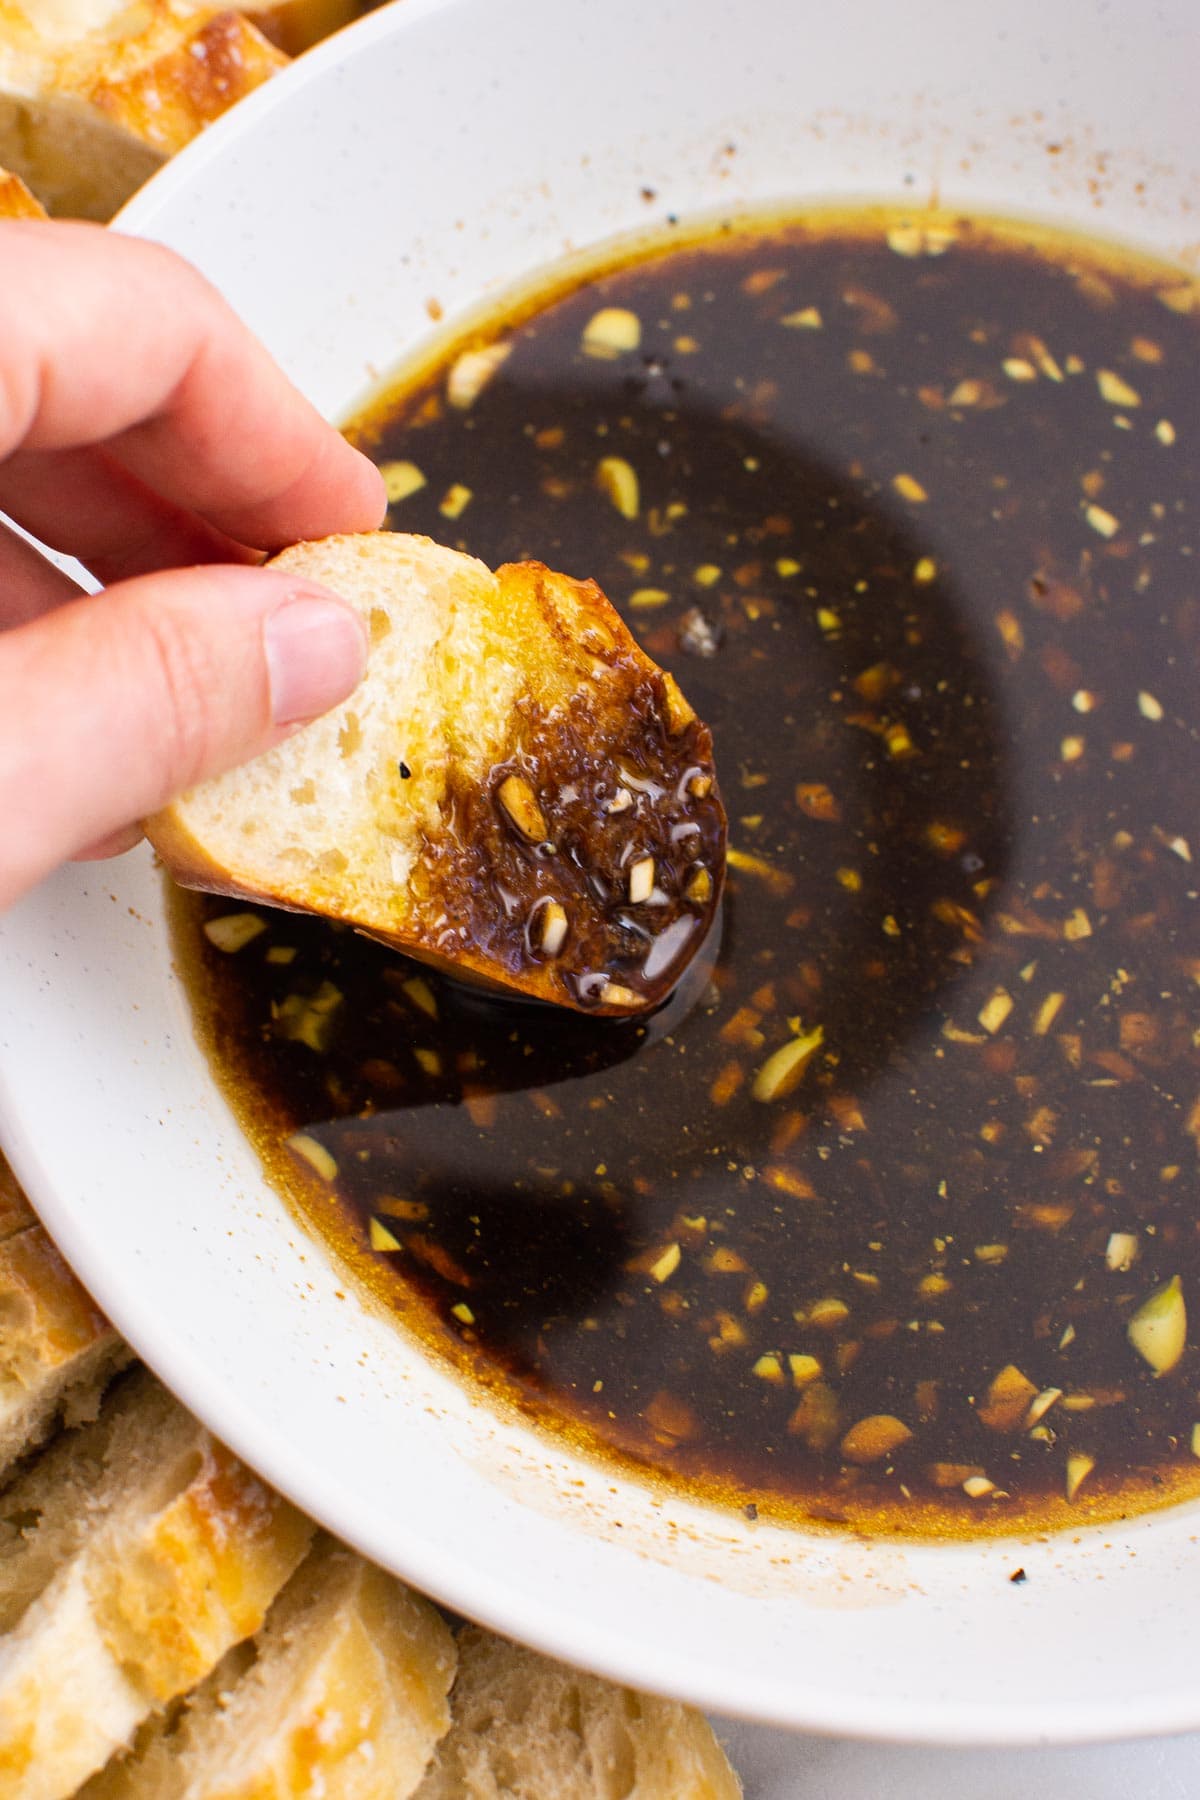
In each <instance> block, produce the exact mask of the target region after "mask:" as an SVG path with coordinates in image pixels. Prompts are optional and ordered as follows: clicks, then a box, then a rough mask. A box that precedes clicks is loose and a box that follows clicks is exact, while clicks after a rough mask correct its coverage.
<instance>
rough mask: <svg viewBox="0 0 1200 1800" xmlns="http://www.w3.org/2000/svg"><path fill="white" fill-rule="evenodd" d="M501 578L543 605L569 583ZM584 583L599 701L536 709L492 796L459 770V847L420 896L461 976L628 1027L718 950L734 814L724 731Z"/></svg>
mask: <svg viewBox="0 0 1200 1800" xmlns="http://www.w3.org/2000/svg"><path fill="white" fill-rule="evenodd" d="M499 579H500V581H501V583H502V584H506V583H522V584H527V585H528V586H530V587H532V588H534V589H539V590H544V588H545V587H546V585H547V583H549V582H554V583H562V582H563V580H564V578H563V577H562V576H552V575H551V574H550V572H549V571H548V570H546V569H545V568H543V567H542V565H541V564H538V563H519V564H508V565H506V566H505V567H504V568H503V569H501V570H500V571H499ZM571 585H572V586H573V587H574V588H575V589H576V590H577V591H578V593H579V594H580V597H581V600H582V602H583V605H584V607H585V609H586V613H587V616H588V620H589V622H588V625H587V627H586V629H585V631H584V634H583V638H582V644H581V648H582V650H583V651H584V653H585V655H586V657H587V658H588V659H589V660H590V661H592V662H593V663H594V664H595V665H596V667H595V674H596V680H595V682H594V684H593V686H592V691H591V695H590V696H589V697H590V699H591V704H590V705H589V706H587V707H586V708H585V707H583V706H580V707H576V708H570V707H564V706H558V707H555V708H553V709H547V708H546V707H545V706H543V705H541V704H539V703H538V701H537V700H536V699H533V698H530V699H523V700H519V701H518V702H517V705H516V707H515V709H514V714H513V731H512V737H511V745H510V748H509V753H508V754H507V755H506V756H504V757H503V758H502V759H501V760H500V761H498V762H497V763H496V764H495V765H494V766H493V768H492V770H491V772H490V775H489V777H488V779H487V780H486V782H484V783H483V784H482V785H481V784H479V783H476V782H474V781H471V780H469V779H464V778H463V776H462V773H461V771H460V770H457V769H455V768H451V770H450V771H449V779H448V781H447V786H446V792H445V797H444V799H443V802H442V808H443V817H444V837H443V838H442V839H441V840H440V841H436V842H430V843H429V844H428V845H427V847H426V849H425V851H424V853H423V854H422V855H421V856H420V857H419V858H418V861H417V865H416V867H415V869H414V870H413V874H412V877H411V881H410V885H411V888H412V890H413V893H414V895H415V897H416V900H417V914H418V917H419V918H420V919H421V921H422V925H423V929H424V930H425V932H426V933H427V934H428V937H429V939H430V940H431V943H432V945H433V947H434V948H435V949H436V951H437V953H438V954H439V955H445V956H446V958H447V959H448V961H449V962H451V963H453V962H454V960H455V957H456V953H459V952H461V953H464V954H466V955H469V956H470V957H471V959H472V962H473V963H474V966H475V967H476V968H477V969H478V970H479V971H480V972H483V970H484V969H485V968H487V967H489V966H494V967H495V968H496V969H497V970H498V971H501V972H503V973H504V974H506V975H507V976H509V977H510V978H511V982H512V984H513V985H514V986H519V987H520V988H522V989H523V990H524V991H525V992H527V993H529V994H530V995H531V996H533V997H536V998H538V999H543V1000H549V1001H557V1002H560V1003H566V1004H568V1005H573V1006H577V1007H580V1008H582V1009H583V1010H586V1011H596V1012H599V1013H608V1014H621V1013H629V1012H633V1011H635V1010H638V1009H641V1008H644V1007H649V1006H654V1005H656V1004H658V1003H659V1002H660V1001H662V1000H663V999H665V998H666V996H667V995H668V994H669V993H670V992H671V990H672V988H674V987H675V985H676V984H677V982H678V980H679V978H680V976H681V974H682V973H683V971H684V969H685V968H686V966H687V964H688V963H689V962H690V961H691V959H692V957H693V955H694V954H695V952H696V951H697V949H698V948H699V947H700V945H701V944H702V943H703V942H704V939H705V937H706V935H707V933H708V931H709V929H710V927H711V925H712V923H713V918H714V915H715V911H716V907H717V904H718V900H719V896H720V892H721V883H722V876H723V871H724V862H725V814H724V810H723V808H722V805H721V801H720V796H719V793H718V790H717V786H716V777H715V771H714V768H713V753H712V737H711V734H710V733H709V731H708V728H707V726H705V725H703V724H701V722H700V720H699V719H698V718H697V717H696V715H695V713H694V712H693V711H692V708H691V707H690V706H689V705H688V703H687V701H686V700H685V699H684V697H683V695H682V693H681V691H680V689H679V687H678V685H677V684H676V682H675V680H674V678H673V677H672V676H670V675H668V674H666V673H664V672H663V671H662V670H659V669H655V668H654V666H653V665H652V664H650V663H649V661H648V659H647V658H646V657H645V655H644V654H643V653H642V652H641V651H640V650H639V649H638V648H637V646H636V644H634V643H633V641H632V639H631V638H630V637H629V634H628V631H627V630H626V628H625V626H624V625H623V623H622V622H621V621H620V620H619V619H618V618H617V617H616V615H615V614H613V613H612V611H611V608H609V606H608V603H607V601H606V600H605V599H604V597H603V595H602V594H601V593H600V590H599V588H597V587H596V585H595V583H594V582H576V583H572V584H571ZM605 615H609V617H608V618H606V616H605ZM479 959H482V961H481V960H479Z"/></svg>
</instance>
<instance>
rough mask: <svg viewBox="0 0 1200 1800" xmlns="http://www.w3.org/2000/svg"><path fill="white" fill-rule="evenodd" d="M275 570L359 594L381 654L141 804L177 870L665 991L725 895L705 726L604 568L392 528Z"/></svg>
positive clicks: (597, 990) (608, 994) (433, 948)
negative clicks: (219, 767) (194, 783)
mask: <svg viewBox="0 0 1200 1800" xmlns="http://www.w3.org/2000/svg"><path fill="white" fill-rule="evenodd" d="M273 566H274V567H275V568H278V569H282V570H294V571H296V572H297V573H303V574H304V575H306V576H310V577H314V578H316V579H317V580H319V581H323V582H325V583H326V584H327V585H328V586H329V587H331V588H333V589H334V590H335V591H336V592H338V593H339V594H341V595H342V596H343V597H344V598H345V599H347V600H349V601H352V602H353V604H354V605H355V606H356V607H357V608H358V609H359V611H360V612H361V614H362V616H363V618H364V620H365V621H366V622H367V624H368V627H369V630H370V635H371V639H372V645H373V648H372V654H371V663H370V668H369V669H368V672H367V675H366V678H365V679H364V681H363V682H362V684H361V685H360V687H359V688H358V690H357V692H356V693H354V694H353V695H352V696H351V697H350V699H349V700H347V701H346V702H345V703H344V704H343V705H342V706H340V707H338V708H337V709H336V710H335V711H333V712H332V713H329V714H327V715H326V716H325V717H324V718H321V719H318V720H316V721H315V722H314V723H312V724H310V725H308V726H306V727H305V728H304V729H303V730H302V731H300V732H298V733H297V734H296V735H295V736H293V737H291V738H289V739H287V741H286V742H284V743H282V744H279V745H277V746H276V747H275V748H274V749H272V750H270V751H268V752H267V753H266V754H265V755H264V756H261V757H259V758H258V760H257V761H255V762H253V763H251V764H250V765H248V766H247V767H246V768H243V769H239V770H234V771H232V772H231V773H229V774H227V775H222V776H220V777H218V778H217V779H216V780H213V781H209V782H206V783H205V784H204V785H203V786H201V787H198V788H195V789H193V790H192V791H191V792H190V793H188V794H185V795H184V796H183V797H182V798H181V799H180V800H178V801H177V802H176V803H175V804H174V805H173V806H171V807H168V808H167V809H166V811H165V812H161V813H159V814H157V815H156V816H155V817H154V818H153V819H151V820H149V821H148V823H147V826H146V830H147V834H148V836H149V837H150V839H151V842H152V843H153V844H154V846H155V848H156V849H157V850H158V852H159V855H160V856H161V857H162V859H163V861H164V862H165V864H166V866H167V868H168V869H169V870H170V871H171V873H172V874H173V875H174V876H175V877H176V879H177V880H179V881H182V882H184V883H185V884H187V885H190V886H193V887H201V888H208V889H211V890H212V891H214V892H216V893H223V894H236V895H240V896H242V897H243V898H248V899H258V900H264V901H268V902H270V903H271V904H273V905H276V906H284V907H291V908H293V909H296V910H301V911H307V912H315V913H322V914H325V915H326V916H328V917H329V918H332V919H338V920H342V921H345V922H346V923H348V924H351V925H354V926H356V927H358V929H360V930H362V931H365V932H367V933H369V934H370V935H371V936H374V937H378V938H380V939H381V940H382V941H383V942H384V943H387V944H390V945H393V946H394V947H395V948H396V949H398V950H402V951H404V952H405V953H406V954H407V955H409V956H414V957H418V958H420V959H421V960H422V961H424V962H428V963H432V964H434V965H435V966H437V967H440V968H442V969H446V970H449V971H450V972H452V973H457V974H460V975H465V976H467V977H470V978H475V979H477V980H482V981H484V982H486V983H488V984H490V985H492V986H495V987H498V988H501V989H505V990H507V991H509V992H513V993H518V994H524V995H528V996H530V997H533V998H536V999H539V1000H548V1001H553V1002H557V1003H558V1004H561V1005H566V1006H572V1007H576V1008H579V1009H580V1010H584V1011H594V1012H597V1013H608V1014H622V1013H633V1012H636V1011H639V1010H641V1009H643V1008H645V1007H648V1006H651V1005H653V1004H655V1003H656V1002H657V1001H658V1000H660V999H662V998H663V997H664V996H665V995H666V994H668V993H669V992H670V991H671V989H672V988H673V987H674V986H675V984H676V982H677V981H678V979H679V976H680V974H681V973H682V971H683V969H684V968H685V967H686V966H687V964H688V962H689V961H690V960H691V957H692V955H693V954H694V953H695V951H696V949H697V948H698V947H699V945H700V944H701V943H702V942H703V940H704V938H705V936H706V935H707V932H708V929H709V927H710V925H711V924H712V921H713V918H714V914H715V910H716V906H717V902H718V897H719V895H720V891H721V881H722V873H723V868H724V850H725V816H724V813H723V811H722V808H721V803H720V799H719V796H718V793H717V789H716V784H715V777H714V773H713V763H712V740H711V738H710V736H709V733H708V731H707V729H706V727H705V726H703V725H702V724H701V723H700V721H699V720H698V719H697V718H696V715H695V714H694V712H693V711H692V709H691V707H690V706H689V705H688V703H687V701H686V700H685V699H684V697H683V695H682V694H681V693H680V691H679V688H678V687H677V686H676V684H675V681H674V680H673V678H672V677H671V676H670V675H667V674H664V673H663V671H662V670H661V669H659V668H657V667H656V665H655V664H654V663H652V662H651V661H650V659H649V658H648V657H647V656H646V655H645V654H644V652H643V651H642V650H641V649H640V648H639V647H638V645H637V644H636V643H635V642H634V640H633V639H632V637H631V636H630V634H629V632H628V630H627V629H626V627H625V625H624V623H623V622H622V620H621V618H620V617H619V615H618V614H617V613H616V612H615V611H614V609H613V608H612V607H611V606H610V605H609V603H608V601H607V600H606V599H605V597H604V595H603V594H602V593H601V592H600V589H599V588H598V587H597V586H596V584H595V583H594V582H591V581H573V580H571V579H570V578H569V577H568V576H566V575H556V574H553V573H552V572H551V571H550V570H549V569H546V568H543V567H542V565H541V564H540V563H510V564H508V565H506V566H505V567H504V568H502V569H500V570H499V571H498V572H497V573H496V574H492V573H491V572H490V571H489V570H488V569H487V568H485V566H484V565H483V564H482V563H480V562H477V561H475V560H474V558H472V557H468V556H463V555H460V554H459V553H458V552H457V551H453V550H446V549H442V548H441V547H439V546H438V545H436V544H433V543H431V542H430V541H429V539H428V538H420V537H410V536H405V535H401V534H399V533H392V532H374V533H364V534H362V535H361V536H356V537H334V538H326V539H324V540H323V541H322V542H320V543H311V544H300V545H296V546H295V547H293V548H292V549H290V550H285V551H284V552H283V553H282V554H281V555H280V556H278V557H276V558H275V560H274V564H273Z"/></svg>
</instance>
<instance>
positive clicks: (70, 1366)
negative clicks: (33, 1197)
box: [0, 1225, 132, 1477]
mask: <svg viewBox="0 0 1200 1800" xmlns="http://www.w3.org/2000/svg"><path fill="white" fill-rule="evenodd" d="M131 1356H132V1351H130V1349H129V1348H128V1346H127V1345H126V1344H124V1343H123V1342H122V1341H121V1339H120V1338H119V1337H118V1336H117V1333H116V1332H115V1331H114V1330H113V1328H112V1326H111V1325H110V1324H109V1322H108V1320H107V1319H106V1318H105V1317H104V1314H103V1313H102V1312H101V1311H100V1309H99V1307H97V1306H96V1305H95V1303H94V1302H93V1301H92V1299H91V1298H90V1297H89V1295H88V1294H86V1293H85V1292H84V1290H83V1288H82V1287H81V1286H80V1284H79V1282H78V1281H77V1280H76V1279H75V1277H74V1275H73V1274H72V1273H71V1271H70V1269H68V1267H67V1265H66V1263H65V1262H64V1261H63V1259H62V1257H61V1256H60V1255H59V1253H58V1250H57V1249H56V1248H55V1246H54V1244H53V1243H52V1242H51V1240H50V1238H49V1237H48V1236H47V1234H46V1232H45V1231H43V1229H42V1227H41V1226H40V1225H29V1226H27V1227H26V1228H25V1230H23V1231H17V1232H15V1233H14V1234H12V1235H11V1236H8V1237H4V1238H3V1239H0V1477H2V1476H3V1475H4V1474H5V1472H6V1470H7V1469H8V1467H9V1466H10V1465H11V1464H12V1462H13V1461H14V1460H15V1459H16V1458H17V1457H18V1456H23V1455H25V1454H27V1453H28V1452H29V1451H31V1450H33V1449H35V1448H36V1447H37V1445H38V1444H40V1443H41V1442H42V1440H43V1439H44V1438H45V1437H47V1436H48V1435H49V1433H50V1430H51V1428H52V1427H53V1426H54V1425H55V1423H56V1422H57V1421H58V1420H59V1419H63V1420H65V1421H66V1423H67V1424H70V1425H77V1424H80V1423H82V1422H83V1421H84V1420H87V1419H94V1418H95V1417H96V1413H97V1411H98V1409H99V1404H100V1396H101V1394H102V1393H103V1391H104V1389H105V1387H106V1386H107V1384H108V1382H109V1380H110V1378H111V1377H112V1375H113V1374H115V1372H116V1371H117V1369H119V1368H120V1367H121V1366H122V1365H123V1364H124V1363H126V1362H128V1361H129V1360H130V1358H131Z"/></svg>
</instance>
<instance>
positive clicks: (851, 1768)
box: [713, 1719, 1200, 1800]
mask: <svg viewBox="0 0 1200 1800" xmlns="http://www.w3.org/2000/svg"><path fill="white" fill-rule="evenodd" d="M713 1723H714V1725H715V1726H716V1729H717V1733H718V1735H719V1737H720V1738H721V1741H722V1743H723V1744H724V1745H725V1747H726V1749H727V1750H728V1752H729V1757H730V1760H731V1762H732V1763H733V1765H734V1767H735V1769H736V1770H737V1772H738V1774H739V1775H740V1776H741V1778H742V1781H743V1783H744V1785H745V1790H746V1800H1197V1796H1200V1736H1189V1737H1178V1738H1152V1739H1147V1740H1145V1741H1143V1742H1141V1743H1134V1744H1095V1745H1089V1746H1087V1747H1086V1748H1084V1749H1069V1750H1062V1749H1055V1750H924V1749H913V1748H910V1747H891V1746H885V1745H880V1744H859V1743H851V1742H848V1741H847V1740H845V1739H840V1738H811V1737H797V1736H793V1735H792V1734H790V1733H789V1732H784V1731H771V1730H768V1729H766V1728H765V1727H763V1726H760V1725H743V1724H739V1723H737V1722H736V1721H733V1720H723V1719H714V1721H713Z"/></svg>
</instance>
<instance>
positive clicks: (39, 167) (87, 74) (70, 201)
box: [0, 0, 294, 220]
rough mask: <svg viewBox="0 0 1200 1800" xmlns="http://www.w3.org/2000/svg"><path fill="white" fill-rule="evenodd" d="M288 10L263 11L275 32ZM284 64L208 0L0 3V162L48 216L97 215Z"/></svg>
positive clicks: (257, 35) (108, 211)
mask: <svg viewBox="0 0 1200 1800" xmlns="http://www.w3.org/2000/svg"><path fill="white" fill-rule="evenodd" d="M291 10H294V9H292V8H289V7H288V6H287V5H286V4H284V5H276V6H274V7H268V8H264V11H265V12H267V13H268V14H270V15H271V17H270V19H269V20H268V22H269V23H272V24H273V25H274V26H275V28H276V29H279V30H282V29H283V28H284V26H285V24H286V15H287V13H288V12H289V11H291ZM287 61H288V58H287V56H286V55H285V54H284V52H283V51H282V50H280V49H279V48H277V46H276V45H275V44H273V43H272V42H271V41H270V39H269V38H267V37H266V36H265V35H264V34H263V32H262V31H260V30H259V29H258V27H257V26H256V25H255V24H254V23H253V22H252V20H251V19H250V18H247V17H245V16H244V15H243V14H241V13H239V12H236V11H233V10H231V9H229V8H228V7H223V6H221V5H220V4H217V3H216V0H0V164H3V165H4V166H5V167H6V168H8V169H10V170H12V171H13V172H14V173H16V174H17V175H19V176H20V177H21V179H22V180H23V181H24V182H25V183H26V184H27V185H28V187H29V188H30V189H31V190H32V192H33V193H34V194H35V195H36V196H37V198H38V200H39V201H40V202H41V203H42V205H43V206H45V207H46V208H47V210H48V211H50V212H51V213H57V214H61V215H65V216H70V217H73V218H84V219H99V220H107V219H109V218H111V217H112V215H113V213H115V212H116V211H117V209H118V207H120V206H121V205H122V204H123V202H124V201H125V200H127V199H128V198H129V196H130V194H132V193H133V192H134V190H135V189H136V188H138V187H140V186H141V185H142V183H143V182H144V181H146V180H148V179H149V177H150V176H151V175H152V174H153V173H154V171H155V170H156V169H157V168H158V167H159V166H160V165H161V164H162V163H163V162H164V161H165V160H166V158H167V157H168V156H171V155H173V154H174V153H175V151H177V150H179V149H182V147H183V145H184V144H186V143H188V142H189V141H190V140H191V139H192V138H193V137H195V135H196V134H197V132H199V131H200V130H202V129H203V127H204V126H205V125H207V124H209V123H210V122H211V121H212V120H213V119H215V118H218V117H219V116H220V114H221V113H223V112H225V111H226V110H227V109H228V108H229V107H230V106H232V105H233V103H234V102H235V101H236V100H238V99H240V98H241V97H242V96H243V95H244V94H247V93H249V92H251V90H252V89H254V88H255V87H257V86H258V85H259V84H260V83H261V82H263V81H265V80H266V79H267V77H268V76H270V75H273V74H274V73H275V72H276V70H277V69H281V68H283V67H284V66H285V65H286V63H287Z"/></svg>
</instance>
